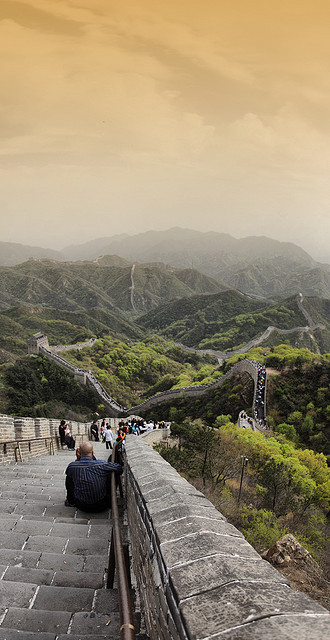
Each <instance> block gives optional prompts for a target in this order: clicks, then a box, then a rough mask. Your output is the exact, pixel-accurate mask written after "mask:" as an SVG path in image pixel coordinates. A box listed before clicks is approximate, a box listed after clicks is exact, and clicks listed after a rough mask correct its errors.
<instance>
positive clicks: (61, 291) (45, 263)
mask: <svg viewBox="0 0 330 640" xmlns="http://www.w3.org/2000/svg"><path fill="white" fill-rule="evenodd" d="M133 274H134V275H133ZM133 277H134V279H133ZM223 289H224V286H222V285H220V284H219V283H218V282H216V281H215V280H212V279H211V278H209V277H207V276H205V275H202V274H200V273H198V272H195V271H194V270H192V269H175V268H173V267H166V265H163V264H160V263H159V264H152V265H148V264H144V265H139V264H137V265H135V268H134V270H133V269H132V264H129V263H125V262H124V264H123V261H121V260H120V259H117V260H99V261H94V262H76V263H70V262H66V263H61V262H56V261H55V260H53V261H51V260H34V259H32V260H28V261H27V262H25V263H23V264H20V265H17V266H15V267H0V309H8V308H10V307H12V306H18V305H21V304H25V305H27V304H29V305H33V306H35V305H42V306H47V307H53V308H57V309H64V310H67V311H76V310H80V309H88V310H92V309H94V308H101V309H105V310H107V311H115V310H116V311H118V310H121V311H126V312H129V313H130V316H132V315H136V314H137V313H139V312H140V313H142V312H146V311H148V310H150V309H152V308H154V307H155V306H157V305H158V304H160V303H161V302H164V301H168V300H171V299H173V298H181V297H185V296H191V295H193V294H196V293H213V292H216V291H220V290H223Z"/></svg>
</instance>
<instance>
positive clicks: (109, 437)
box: [104, 424, 113, 449]
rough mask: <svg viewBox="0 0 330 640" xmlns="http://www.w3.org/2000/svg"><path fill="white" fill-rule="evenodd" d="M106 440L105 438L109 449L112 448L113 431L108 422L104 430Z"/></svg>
mask: <svg viewBox="0 0 330 640" xmlns="http://www.w3.org/2000/svg"><path fill="white" fill-rule="evenodd" d="M104 440H105V446H106V448H107V449H112V443H113V433H112V431H111V429H110V426H109V425H108V424H107V425H106V429H105V431H104Z"/></svg>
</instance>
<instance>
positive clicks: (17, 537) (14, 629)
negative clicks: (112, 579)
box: [0, 443, 145, 640]
mask: <svg viewBox="0 0 330 640" xmlns="http://www.w3.org/2000/svg"><path fill="white" fill-rule="evenodd" d="M94 450H95V454H96V457H98V458H103V459H107V457H108V452H107V450H106V449H105V447H104V445H102V444H101V443H96V444H95V447H94ZM74 459H75V454H74V452H72V451H68V450H63V451H60V452H58V453H57V455H55V456H43V457H41V458H33V459H32V460H30V461H27V462H23V463H17V464H12V465H4V466H2V467H0V546H1V555H0V563H1V564H0V576H1V579H0V604H1V608H0V640H18V639H20V640H30V639H32V638H34V637H35V636H37V638H38V640H55V639H56V640H63V639H64V638H65V637H66V636H67V635H68V634H70V638H71V640H78V638H79V639H81V640H87V638H88V639H89V638H91V637H93V638H107V639H108V640H112V639H116V640H117V639H118V638H119V637H120V632H119V628H120V623H119V608H118V594H117V590H116V589H111V590H107V589H105V580H106V569H107V565H108V551H109V544H110V538H111V511H105V512H103V513H99V514H86V513H84V512H82V511H79V510H78V509H76V508H75V507H65V506H64V500H65V487H64V482H65V469H66V467H67V465H68V464H69V462H71V461H72V460H74ZM137 617H138V616H137ZM135 626H136V628H138V626H139V620H138V619H137V620H136V621H135ZM138 637H139V638H140V639H141V640H142V638H145V636H142V635H141V636H138Z"/></svg>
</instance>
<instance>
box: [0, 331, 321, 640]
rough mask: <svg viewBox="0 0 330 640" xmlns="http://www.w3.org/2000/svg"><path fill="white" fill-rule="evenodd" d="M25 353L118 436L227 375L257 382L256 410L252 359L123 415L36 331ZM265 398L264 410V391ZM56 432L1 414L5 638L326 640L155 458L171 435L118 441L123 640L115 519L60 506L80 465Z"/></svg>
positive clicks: (274, 576) (1, 625) (257, 560)
mask: <svg viewBox="0 0 330 640" xmlns="http://www.w3.org/2000/svg"><path fill="white" fill-rule="evenodd" d="M92 344H93V342H91V343H90V344H89V346H92ZM85 346H88V345H87V344H86V343H81V345H79V347H78V348H84V347H85ZM28 349H29V352H30V353H40V354H41V355H44V356H46V357H48V358H50V359H51V360H53V361H54V362H56V363H57V364H59V365H60V366H63V367H65V368H66V369H68V370H69V371H71V373H72V374H73V375H74V376H75V377H76V378H77V379H78V380H79V381H80V382H81V383H82V384H90V385H91V386H93V387H94V389H95V391H96V392H97V393H98V395H99V397H100V399H101V400H102V402H103V403H104V404H105V406H107V409H108V411H109V418H108V421H109V422H110V424H111V426H112V428H113V429H115V428H116V426H117V424H118V421H119V416H127V415H129V413H138V412H139V411H143V409H145V408H147V407H152V406H155V404H157V403H158V402H163V401H164V399H166V400H167V399H173V398H175V397H180V396H181V395H182V394H184V395H199V394H203V393H205V392H206V391H209V390H210V388H211V389H212V388H218V387H219V386H221V384H223V382H224V380H226V379H228V377H230V376H231V375H233V373H239V374H248V375H249V376H251V377H252V379H253V381H254V400H253V407H254V410H256V409H258V408H260V405H259V407H258V402H257V398H256V394H257V390H258V367H257V366H256V364H257V363H254V362H250V361H247V360H245V361H240V362H238V363H237V365H235V367H233V368H232V369H231V370H230V371H229V372H228V373H227V374H226V376H223V377H222V378H220V379H219V380H217V381H216V382H215V383H212V384H211V385H201V386H200V387H191V388H186V389H183V390H182V389H178V390H175V391H174V392H171V391H168V392H165V393H163V394H157V395H156V396H153V397H152V398H149V399H148V400H147V401H146V402H145V403H143V404H142V405H139V406H137V407H132V408H131V409H126V408H124V407H122V406H121V405H119V404H118V403H116V402H115V401H114V400H113V399H112V398H111V397H110V396H109V395H108V394H107V393H106V392H105V390H104V389H103V387H102V386H101V385H100V384H99V383H98V381H97V380H96V379H95V378H94V376H93V375H92V374H91V372H89V371H83V370H81V369H77V368H75V367H73V365H71V364H70V363H69V362H67V361H66V360H65V359H63V358H62V357H61V356H59V355H58V353H56V352H55V349H54V348H52V349H50V348H49V345H48V340H47V338H46V336H44V335H43V334H36V335H35V336H33V337H32V338H31V339H30V340H29V347H28ZM58 351H59V349H58ZM262 397H263V399H264V402H265V403H266V380H265V384H264V391H263V396H262ZM263 416H264V418H265V417H266V404H264V408H263ZM241 420H242V424H241V426H244V427H251V423H250V422H247V420H248V417H247V416H246V414H244V412H242V414H241ZM254 422H255V424H254V427H255V428H258V426H257V422H256V421H254ZM58 426H59V421H58V420H53V419H47V418H29V417H14V416H5V415H2V416H0V463H1V466H0V511H1V513H2V518H1V525H0V544H1V547H2V560H1V562H2V565H1V577H0V600H1V604H2V611H1V614H0V640H35V638H37V640H65V639H67V638H68V637H69V638H70V639H71V640H78V638H79V639H80V640H92V638H93V639H94V638H96V639H98V638H99V639H100V640H101V639H103V640H105V639H107V640H118V639H119V638H122V639H125V638H128V637H130V638H136V640H270V639H273V638H274V637H276V639H277V640H297V638H301V640H319V639H320V638H323V637H327V635H328V634H329V629H330V624H329V622H330V617H329V614H328V612H327V611H326V610H325V609H324V608H323V607H322V606H320V605H319V604H317V603H316V602H314V601H313V600H311V599H310V598H309V597H308V596H306V595H304V594H303V593H300V592H297V591H294V590H292V589H291V588H290V585H289V583H288V580H287V579H286V578H284V577H283V576H282V574H280V573H279V572H277V571H276V569H274V568H273V567H272V566H271V565H270V564H269V563H267V562H266V561H265V560H263V559H262V558H261V557H260V556H259V554H258V553H257V552H256V551H255V550H254V549H253V548H252V547H251V546H250V545H249V544H248V542H247V541H246V540H245V539H244V537H243V535H242V534H241V533H240V532H239V531H238V530H237V529H236V528H235V527H233V526H232V525H231V524H229V523H228V522H227V521H226V519H225V518H224V517H223V516H222V514H221V513H220V512H219V511H218V510H217V509H216V508H215V507H214V506H213V505H212V504H211V502H209V501H208V500H207V498H206V497H205V496H204V495H203V494H202V493H201V492H199V491H198V490H196V489H195V488H194V487H193V486H192V485H190V484H189V483H188V482H187V481H186V480H185V479H184V478H182V477H181V476H180V475H179V474H178V473H177V472H176V471H175V470H174V469H173V468H172V467H171V466H170V465H169V464H168V463H167V462H166V461H165V460H164V459H163V458H161V457H160V455H159V454H158V453H156V451H154V450H153V448H152V447H153V444H154V443H155V442H156V441H158V440H160V439H163V438H167V437H168V430H161V429H156V430H153V431H150V432H147V433H145V434H144V435H141V436H139V437H137V436H134V435H128V436H127V438H126V455H125V483H124V485H125V490H126V497H125V505H126V510H125V520H124V521H125V523H126V524H125V526H124V529H125V532H126V534H125V535H126V538H127V543H128V544H129V549H130V553H129V560H130V567H131V572H132V577H133V585H132V590H131V596H132V602H133V603H134V628H132V629H130V634H131V635H129V636H128V635H125V633H126V630H125V629H123V625H121V626H120V620H119V613H118V607H119V604H118V594H117V590H116V588H115V589H112V590H108V589H106V588H105V587H106V585H107V562H108V560H107V556H108V553H109V549H110V538H111V529H112V519H111V511H109V512H106V513H104V514H85V513H83V512H80V511H79V510H78V509H77V508H76V507H69V508H67V507H65V506H64V498H65V489H64V482H65V468H66V466H67V464H68V463H69V462H70V461H71V460H73V459H74V454H73V453H72V452H70V451H69V450H63V448H62V447H61V445H60V439H59V434H58ZM71 430H72V433H73V435H74V437H75V439H76V443H77V444H79V443H81V442H83V441H84V440H86V439H90V425H89V424H86V423H78V422H72V423H71ZM94 449H95V453H96V455H97V457H99V458H103V459H104V457H105V456H106V455H107V454H106V453H105V449H104V445H101V443H95V444H94ZM99 516H101V517H99ZM116 586H117V582H116V579H115V587H116ZM130 626H132V627H133V625H130Z"/></svg>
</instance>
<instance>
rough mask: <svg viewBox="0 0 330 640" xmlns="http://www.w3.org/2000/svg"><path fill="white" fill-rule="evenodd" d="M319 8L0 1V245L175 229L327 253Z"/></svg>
mask: <svg viewBox="0 0 330 640" xmlns="http://www.w3.org/2000/svg"><path fill="white" fill-rule="evenodd" d="M329 17H330V5H329V2H328V0H299V1H298V0H276V2H275V1H272V0H204V1H203V2H197V1H194V0H190V1H188V0H176V1H174V0H167V1H166V2H164V1H163V0H162V2H160V1H159V0H139V1H138V2H137V1H136V2H133V1H130V0H121V2H118V0H117V1H113V0H20V2H16V1H15V0H1V3H0V56H1V65H0V132H1V137H2V144H1V165H0V182H1V184H0V186H1V190H0V211H1V222H2V224H1V229H2V234H1V237H0V239H1V240H5V241H12V242H22V243H25V244H38V245H41V246H48V247H53V248H62V247H63V246H65V245H68V244H71V243H79V242H84V241H87V240H89V239H93V238H97V237H101V236H110V235H114V234H117V233H123V232H125V233H130V234H133V233H139V232H143V231H146V230H148V229H168V228H169V227H172V226H182V227H187V228H192V229H197V230H202V231H203V230H205V231H210V230H214V231H223V232H226V233H231V234H232V235H233V236H235V237H244V236H247V235H267V236H269V237H273V238H276V239H278V240H288V241H291V242H296V243H297V244H299V245H300V246H302V247H303V248H304V249H306V250H307V251H309V252H310V253H311V254H312V255H313V256H314V257H316V258H326V257H327V258H328V259H329V260H330V250H329V237H330V233H329V232H330V222H329V220H330V215H329V202H330V185H329V167H330V118H329V107H330V73H329V61H330V38H329Z"/></svg>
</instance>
